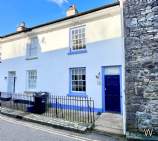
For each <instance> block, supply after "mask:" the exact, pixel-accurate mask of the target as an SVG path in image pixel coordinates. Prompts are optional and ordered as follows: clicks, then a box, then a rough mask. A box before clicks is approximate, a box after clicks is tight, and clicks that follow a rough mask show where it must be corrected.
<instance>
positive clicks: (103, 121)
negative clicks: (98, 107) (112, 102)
mask: <svg viewBox="0 0 158 141" xmlns="http://www.w3.org/2000/svg"><path fill="white" fill-rule="evenodd" d="M94 130H95V131H97V132H102V133H109V134H116V135H121V136H122V135H123V117H122V115H121V114H115V113H102V114H101V115H100V117H98V119H97V120H96V122H95V128H94Z"/></svg>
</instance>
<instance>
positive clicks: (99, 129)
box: [95, 126, 123, 135]
mask: <svg viewBox="0 0 158 141" xmlns="http://www.w3.org/2000/svg"><path fill="white" fill-rule="evenodd" d="M95 131H97V132H102V133H110V134H117V135H123V130H122V129H116V128H110V127H97V126H96V127H95Z"/></svg>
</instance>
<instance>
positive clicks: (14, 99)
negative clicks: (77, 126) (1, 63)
mask: <svg viewBox="0 0 158 141" xmlns="http://www.w3.org/2000/svg"><path fill="white" fill-rule="evenodd" d="M0 100H1V107H5V108H9V109H14V110H19V111H22V112H27V113H35V114H40V115H42V116H46V117H50V118H61V119H64V120H68V121H74V122H82V123H94V121H95V116H94V100H92V99H91V98H88V97H69V96H55V95H50V94H49V95H45V96H40V95H35V94H32V95H29V94H15V93H14V94H11V93H1V96H0Z"/></svg>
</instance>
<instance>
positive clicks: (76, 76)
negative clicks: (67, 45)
mask: <svg viewBox="0 0 158 141" xmlns="http://www.w3.org/2000/svg"><path fill="white" fill-rule="evenodd" d="M85 91H86V68H72V69H71V92H85Z"/></svg>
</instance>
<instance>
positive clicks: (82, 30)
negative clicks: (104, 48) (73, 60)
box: [70, 25, 86, 52]
mask: <svg viewBox="0 0 158 141" xmlns="http://www.w3.org/2000/svg"><path fill="white" fill-rule="evenodd" d="M75 35H76V37H75ZM75 43H76V44H75ZM70 50H71V51H72V52H73V51H81V50H86V26H85V25H81V26H77V27H73V28H70Z"/></svg>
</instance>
